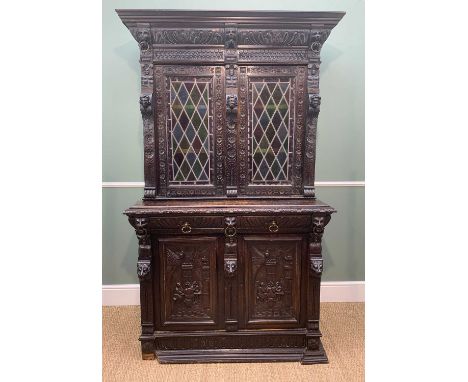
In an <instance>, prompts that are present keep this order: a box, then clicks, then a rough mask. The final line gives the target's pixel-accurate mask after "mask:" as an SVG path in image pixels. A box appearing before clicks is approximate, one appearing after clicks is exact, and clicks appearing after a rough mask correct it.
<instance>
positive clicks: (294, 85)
mask: <svg viewBox="0 0 468 382" xmlns="http://www.w3.org/2000/svg"><path fill="white" fill-rule="evenodd" d="M306 74H307V67H306V66H244V67H240V68H239V132H240V136H239V153H240V154H239V180H240V185H239V194H242V195H272V196H281V195H292V194H297V195H299V194H302V193H303V190H302V186H303V184H302V167H303V166H302V164H303V151H304V129H305V127H304V126H305V105H306V102H305V101H306Z"/></svg>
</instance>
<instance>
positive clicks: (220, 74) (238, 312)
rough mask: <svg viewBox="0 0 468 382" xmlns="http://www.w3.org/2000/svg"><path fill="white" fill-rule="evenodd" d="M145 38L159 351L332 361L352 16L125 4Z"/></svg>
mask: <svg viewBox="0 0 468 382" xmlns="http://www.w3.org/2000/svg"><path fill="white" fill-rule="evenodd" d="M117 13H118V15H119V16H120V18H121V19H122V21H123V23H124V24H125V25H126V26H127V28H128V29H129V30H130V32H131V34H132V35H133V36H134V38H135V39H136V41H137V43H138V44H139V47H140V63H141V92H142V94H141V97H140V110H141V114H142V117H143V134H144V176H145V189H144V197H143V200H142V201H141V202H139V203H137V204H136V205H134V206H132V207H130V208H129V209H127V210H126V211H125V214H126V215H128V218H129V221H130V224H131V225H132V226H133V227H134V228H135V231H136V235H137V237H138V241H139V249H138V267H137V272H138V277H139V279H140V298H141V328H142V331H141V336H140V341H141V349H142V357H143V359H154V358H155V357H157V358H158V360H159V361H160V362H164V363H167V362H173V363H182V362H234V361H237V362H243V361H244V362H246V361H296V360H297V361H301V362H302V363H303V364H311V363H323V362H327V356H326V354H325V350H324V348H323V346H322V343H321V339H320V338H321V332H320V328H319V312H320V280H321V274H322V269H323V261H322V254H321V240H322V235H323V232H324V227H325V226H326V225H327V223H328V222H329V221H330V217H331V214H332V213H333V212H335V210H334V209H333V208H332V207H330V206H328V205H327V204H325V203H322V202H320V201H319V200H317V199H316V198H315V189H314V168H315V152H316V129H317V118H318V114H319V111H320V95H319V68H320V50H321V48H322V45H323V44H324V42H325V40H326V39H327V37H328V36H329V34H330V31H331V30H332V28H333V27H335V26H336V24H337V23H338V22H339V20H340V19H341V18H342V17H343V15H344V13H343V12H270V11H268V12H256V11H255V12H247V11H168V10H117Z"/></svg>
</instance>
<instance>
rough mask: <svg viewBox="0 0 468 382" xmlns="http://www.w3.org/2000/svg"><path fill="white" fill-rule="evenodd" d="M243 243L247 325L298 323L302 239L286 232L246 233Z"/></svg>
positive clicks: (294, 325)
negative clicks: (269, 234)
mask: <svg viewBox="0 0 468 382" xmlns="http://www.w3.org/2000/svg"><path fill="white" fill-rule="evenodd" d="M243 243H244V256H243V261H244V272H245V308H244V312H245V317H244V318H245V320H246V322H245V325H246V327H247V328H267V327H274V328H291V327H297V326H298V325H299V324H300V321H301V312H300V299H301V293H300V291H301V288H300V285H301V261H302V257H303V256H301V253H302V252H303V251H304V240H303V239H302V237H299V236H288V235H284V236H278V237H268V236H246V237H244V240H243Z"/></svg>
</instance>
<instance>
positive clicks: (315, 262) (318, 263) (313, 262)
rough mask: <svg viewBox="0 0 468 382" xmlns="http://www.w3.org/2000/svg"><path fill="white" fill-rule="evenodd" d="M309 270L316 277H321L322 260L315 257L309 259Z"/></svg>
mask: <svg viewBox="0 0 468 382" xmlns="http://www.w3.org/2000/svg"><path fill="white" fill-rule="evenodd" d="M309 261H310V270H311V271H312V272H315V273H316V274H317V275H321V274H322V271H323V259H322V258H317V257H310V259H309Z"/></svg>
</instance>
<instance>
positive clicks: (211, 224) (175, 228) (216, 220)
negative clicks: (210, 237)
mask: <svg viewBox="0 0 468 382" xmlns="http://www.w3.org/2000/svg"><path fill="white" fill-rule="evenodd" d="M151 228H152V229H155V230H158V231H164V232H168V233H176V234H180V233H182V234H190V233H197V232H198V233H200V232H206V231H222V230H223V229H224V219H223V217H222V216H181V217H161V218H155V219H154V220H152V222H151Z"/></svg>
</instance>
